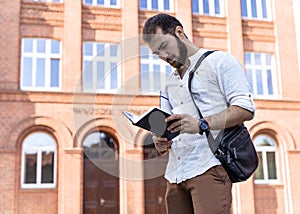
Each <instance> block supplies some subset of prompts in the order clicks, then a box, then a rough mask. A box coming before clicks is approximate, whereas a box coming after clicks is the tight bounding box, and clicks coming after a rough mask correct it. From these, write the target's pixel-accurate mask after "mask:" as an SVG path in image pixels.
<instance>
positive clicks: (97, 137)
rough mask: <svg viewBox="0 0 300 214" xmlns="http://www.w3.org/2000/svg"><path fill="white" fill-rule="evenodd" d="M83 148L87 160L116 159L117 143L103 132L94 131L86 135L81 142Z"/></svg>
mask: <svg viewBox="0 0 300 214" xmlns="http://www.w3.org/2000/svg"><path fill="white" fill-rule="evenodd" d="M83 148H84V152H85V154H86V155H87V156H88V158H89V159H93V158H97V159H101V160H117V159H118V145H117V142H116V141H115V140H114V138H113V137H112V136H111V135H110V134H108V133H105V132H101V131H96V132H92V133H90V134H89V135H87V136H86V138H85V139H84V141H83Z"/></svg>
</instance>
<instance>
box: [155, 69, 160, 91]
mask: <svg viewBox="0 0 300 214" xmlns="http://www.w3.org/2000/svg"><path fill="white" fill-rule="evenodd" d="M153 77H154V88H153V89H154V90H160V83H161V79H160V65H154V66H153Z"/></svg>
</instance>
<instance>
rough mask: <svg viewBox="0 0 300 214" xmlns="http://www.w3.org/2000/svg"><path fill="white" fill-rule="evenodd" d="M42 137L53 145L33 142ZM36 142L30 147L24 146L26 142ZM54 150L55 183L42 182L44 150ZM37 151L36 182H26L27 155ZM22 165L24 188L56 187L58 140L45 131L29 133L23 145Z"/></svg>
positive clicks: (22, 185)
mask: <svg viewBox="0 0 300 214" xmlns="http://www.w3.org/2000/svg"><path fill="white" fill-rule="evenodd" d="M36 137H38V138H40V139H42V140H43V141H44V140H47V141H48V143H49V144H52V146H39V145H38V144H43V142H42V141H40V142H33V140H35V139H34V138H36ZM27 142H28V143H29V144H30V143H32V144H36V145H35V146H32V147H30V148H24V144H26V143H27ZM45 151H47V152H53V153H54V163H53V169H54V170H53V183H42V182H41V179H42V152H45ZM32 152H36V153H37V169H36V183H25V168H26V166H25V155H26V154H29V153H32ZM21 159H22V165H21V187H22V188H24V189H38V188H55V187H56V177H57V146H56V141H55V140H54V139H53V138H52V137H51V136H50V135H49V134H47V133H45V132H34V133H31V134H30V135H28V136H27V137H26V138H25V140H24V142H23V146H22V157H21Z"/></svg>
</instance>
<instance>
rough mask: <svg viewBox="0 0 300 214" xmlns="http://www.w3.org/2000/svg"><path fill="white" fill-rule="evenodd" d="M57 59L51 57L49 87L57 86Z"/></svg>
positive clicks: (58, 61) (58, 62)
mask: <svg viewBox="0 0 300 214" xmlns="http://www.w3.org/2000/svg"><path fill="white" fill-rule="evenodd" d="M59 64H60V60H59V59H51V77H50V78H51V81H50V86H51V87H58V86H59Z"/></svg>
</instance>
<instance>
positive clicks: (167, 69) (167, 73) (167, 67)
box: [166, 65, 172, 77]
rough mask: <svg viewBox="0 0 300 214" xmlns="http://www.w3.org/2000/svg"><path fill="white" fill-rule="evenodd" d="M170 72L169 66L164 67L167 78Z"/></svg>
mask: <svg viewBox="0 0 300 214" xmlns="http://www.w3.org/2000/svg"><path fill="white" fill-rule="evenodd" d="M171 72H172V67H171V66H169V65H166V76H167V77H168V76H169V75H170V74H171Z"/></svg>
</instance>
